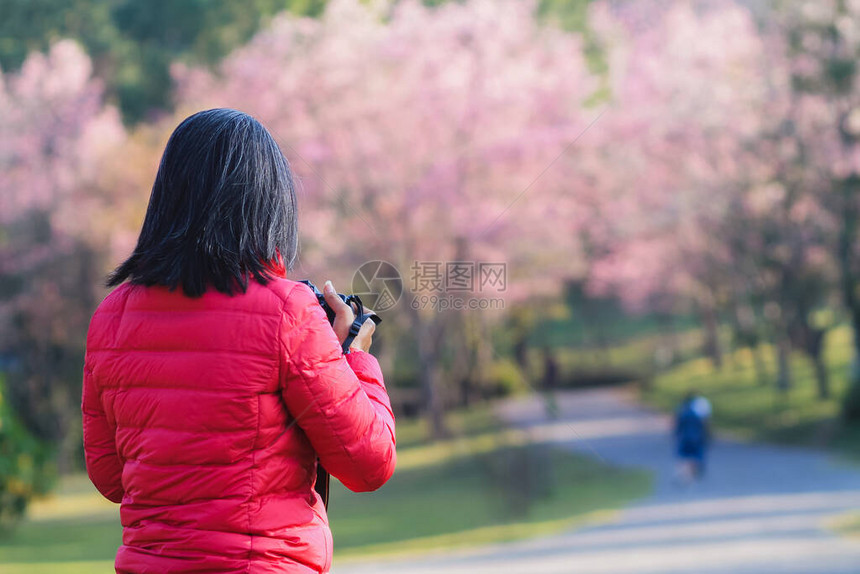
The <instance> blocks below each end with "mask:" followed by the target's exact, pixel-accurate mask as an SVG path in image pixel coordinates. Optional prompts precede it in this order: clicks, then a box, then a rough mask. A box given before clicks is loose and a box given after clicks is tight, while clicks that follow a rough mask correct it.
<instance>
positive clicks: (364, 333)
mask: <svg viewBox="0 0 860 574" xmlns="http://www.w3.org/2000/svg"><path fill="white" fill-rule="evenodd" d="M323 296H324V297H325V302H326V303H327V304H328V306H329V307H331V308H332V309H334V323H333V324H332V329H334V333H335V335H337V340H338V341H340V343H341V344H343V342H344V341H346V338H347V336H349V328H350V327H351V326H352V323H353V322H354V321H355V310H354V309H353V308H352V307H351V306H350V305H347V304H346V303H345V302H344V300H343V299H341V298H340V297H338V296H337V290H336V289H335V288H334V285H332V284H331V281H326V282H325V285H324V286H323ZM364 312H365V313H372V312H373V311H372V310H370V309H366V308H365V310H364ZM375 330H376V323H374V322H373V321H372V320H371V319H367V320H365V321H364V323H363V324H362V325H361V328H360V329H359V330H358V335H356V336H355V339H353V340H352V342H351V343H350V344H349V348H350V349H355V350H357V351H365V352H368V351H370V345H371V344H372V343H373V332H374V331H375Z"/></svg>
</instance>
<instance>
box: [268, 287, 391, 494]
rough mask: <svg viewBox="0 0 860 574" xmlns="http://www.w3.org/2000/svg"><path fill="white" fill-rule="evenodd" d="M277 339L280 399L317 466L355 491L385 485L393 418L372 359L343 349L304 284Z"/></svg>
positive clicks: (295, 293)
mask: <svg viewBox="0 0 860 574" xmlns="http://www.w3.org/2000/svg"><path fill="white" fill-rule="evenodd" d="M280 339H281V373H282V384H283V397H284V402H285V403H286V406H287V409H288V410H289V412H290V414H291V415H292V417H293V419H294V420H295V422H296V424H298V425H299V427H301V428H302V430H303V431H304V432H305V434H306V435H307V437H308V439H309V440H310V442H311V445H312V446H313V448H314V450H315V451H316V453H317V455H318V456H319V458H320V461H321V463H322V465H323V466H324V467H325V468H326V470H328V471H329V472H330V473H331V474H332V476H334V477H336V478H338V479H339V480H340V481H341V482H342V483H343V484H344V485H345V486H346V487H347V488H349V489H350V490H352V491H355V492H362V491H370V490H376V489H377V488H379V487H380V486H382V485H383V484H385V482H386V481H387V480H388V479H389V478H391V475H392V474H393V473H394V467H395V464H396V452H395V437H394V415H393V414H392V411H391V403H390V401H389V399H388V394H387V393H386V391H385V385H384V383H383V380H382V372H381V371H380V369H379V364H378V363H377V361H376V358H375V357H374V356H373V355H370V354H369V353H364V352H361V351H358V352H355V351H353V352H350V353H349V354H347V355H344V354H343V351H342V350H341V346H340V343H339V342H338V340H337V337H336V335H335V334H334V331H332V329H331V326H330V325H329V323H328V320H327V319H326V316H325V312H324V311H323V310H322V307H320V305H319V303H318V302H317V299H316V297H315V296H314V295H313V293H311V291H310V289H308V288H307V287H306V286H304V285H298V286H296V287H295V288H294V289H293V291H292V292H291V293H290V295H289V299H288V304H287V306H286V309H285V312H284V314H283V323H282V324H281V337H280Z"/></svg>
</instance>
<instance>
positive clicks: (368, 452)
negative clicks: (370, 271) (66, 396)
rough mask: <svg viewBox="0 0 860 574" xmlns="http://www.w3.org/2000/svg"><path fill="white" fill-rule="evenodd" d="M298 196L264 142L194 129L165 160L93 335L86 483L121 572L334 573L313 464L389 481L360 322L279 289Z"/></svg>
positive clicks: (378, 385) (388, 418)
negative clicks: (110, 508) (118, 526)
mask: <svg viewBox="0 0 860 574" xmlns="http://www.w3.org/2000/svg"><path fill="white" fill-rule="evenodd" d="M296 224H297V221H296V197H295V191H294V187H293V181H292V176H291V174H290V169H289V166H288V164H287V161H286V159H285V158H284V156H283V154H282V153H281V151H280V149H279V148H278V146H277V144H276V143H275V141H274V140H273V138H272V136H271V135H270V134H269V133H268V132H267V131H266V129H265V128H264V127H263V126H262V125H260V124H259V123H258V122H257V121H256V120H254V119H253V118H251V117H250V116H248V115H246V114H243V113H241V112H237V111H235V110H226V109H216V110H208V111H204V112H200V113H198V114H195V115H193V116H191V117H189V118H188V119H186V120H185V121H184V122H182V124H180V125H179V127H178V128H176V131H175V132H174V133H173V135H172V136H171V138H170V140H169V141H168V143H167V147H166V149H165V150H164V156H163V157H162V160H161V164H160V166H159V168H158V174H157V175H156V178H155V184H154V185H153V188H152V195H151V198H150V201H149V207H148V209H147V212H146V217H145V220H144V223H143V229H142V230H141V233H140V238H139V239H138V243H137V247H136V248H135V250H134V252H133V253H132V255H131V257H129V258H128V260H126V261H125V262H124V263H123V264H122V265H120V266H119V267H118V268H117V269H116V270H115V271H114V272H113V274H112V275H111V277H110V278H109V282H108V284H109V286H119V287H118V288H117V289H115V290H114V291H113V292H112V293H111V294H110V295H109V296H108V297H107V298H106V299H105V300H104V302H102V304H101V305H100V306H99V308H98V310H97V311H96V312H95V315H94V316H93V319H92V322H91V324H90V329H89V334H88V336H87V356H86V363H85V368H84V390H83V403H82V410H83V425H84V447H85V451H86V462H87V471H88V473H89V476H90V479H91V480H92V481H93V483H94V484H95V486H96V487H97V488H98V489H99V491H100V492H101V493H102V494H103V495H104V496H105V497H107V498H108V499H110V500H112V501H114V502H119V503H121V504H122V506H121V508H120V517H121V521H122V525H123V544H122V546H121V547H120V548H119V551H118V552H117V556H116V571H117V572H134V573H136V574H143V573H149V572H171V573H173V572H289V573H293V572H295V573H298V572H302V573H307V572H327V571H328V570H329V567H330V565H331V556H332V540H331V533H330V531H329V528H328V520H327V517H326V512H325V508H324V506H323V504H322V501H321V500H320V497H319V495H317V493H316V492H315V491H314V481H315V478H316V464H317V463H316V461H317V458H319V460H320V461H321V464H322V465H323V466H324V467H325V468H326V469H327V470H328V471H329V472H330V473H331V474H332V475H333V476H335V477H337V478H338V479H340V480H341V482H343V484H345V485H346V486H347V487H348V488H350V489H351V490H354V491H369V490H374V489H377V488H379V487H380V486H381V485H382V484H383V483H385V482H386V481H387V480H388V479H389V477H390V476H391V474H392V473H393V472H394V465H395V440H394V417H393V415H392V413H391V407H390V402H389V399H388V396H387V394H386V391H385V386H384V384H383V381H382V373H381V372H380V369H379V365H378V363H377V362H376V359H375V358H374V357H373V356H372V355H370V354H369V353H368V350H369V348H370V344H371V336H372V334H373V328H374V325H373V322H372V321H367V322H366V323H365V324H364V325H363V326H362V327H361V330H360V332H359V334H358V336H356V337H355V339H354V340H353V341H352V343H351V347H350V348H349V350H348V352H347V353H346V354H344V352H343V350H342V349H341V342H343V341H344V339H345V338H346V336H347V332H348V330H349V326H350V325H351V324H352V322H353V320H354V315H353V310H352V309H351V308H350V307H349V306H348V305H346V304H345V303H343V301H341V300H340V298H339V297H337V295H336V293H335V290H334V288H333V287H332V285H331V283H330V282H327V283H326V287H325V291H324V293H325V297H326V300H327V302H328V304H329V305H330V306H331V307H332V308H333V309H334V310H335V311H336V313H337V315H336V319H335V321H334V324H333V325H330V324H329V323H328V321H327V319H326V315H325V312H324V311H323V309H322V307H321V306H320V305H319V303H318V301H317V299H316V297H315V296H314V295H313V294H312V292H311V290H310V289H309V288H308V287H307V286H305V285H303V284H301V283H297V282H295V281H291V280H289V279H286V277H285V276H286V269H287V268H289V267H291V266H292V262H293V260H294V259H295V256H296V245H297V235H296V234H297V230H296Z"/></svg>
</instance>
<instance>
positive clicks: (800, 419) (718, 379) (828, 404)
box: [643, 326, 860, 452]
mask: <svg viewBox="0 0 860 574" xmlns="http://www.w3.org/2000/svg"><path fill="white" fill-rule="evenodd" d="M762 351H763V355H764V357H765V367H766V369H767V373H768V376H769V378H770V379H771V380H770V381H769V384H765V385H762V384H761V382H760V381H759V380H758V379H757V376H756V371H755V365H754V362H753V356H752V352H751V351H750V349H739V350H737V351H735V352H733V353H729V354H727V355H726V365H725V366H724V367H723V369H721V370H720V369H715V368H714V367H713V365H712V364H711V362H710V361H709V360H708V359H706V358H698V359H692V360H689V361H686V362H684V363H682V364H680V365H678V366H677V367H675V368H673V369H671V370H670V371H667V372H666V373H664V374H662V375H659V376H657V377H656V378H655V380H654V383H653V386H652V387H651V388H650V389H648V390H647V391H645V392H644V393H643V398H645V400H646V401H648V402H649V403H651V404H653V405H655V406H658V407H660V408H662V409H664V410H667V411H671V410H673V409H674V408H675V407H676V406H677V405H678V403H679V402H680V400H681V398H682V397H683V396H684V394H685V393H687V392H688V391H690V390H692V389H695V390H697V391H699V392H701V393H702V394H704V395H705V396H706V397H708V399H710V400H711V402H712V403H713V406H714V422H715V424H716V425H717V427H719V428H723V429H727V430H730V431H732V432H734V433H735V434H737V435H739V436H742V437H746V438H750V439H761V440H771V441H777V442H784V443H791V444H804V445H809V446H818V447H820V446H833V447H835V448H839V449H840V450H845V451H846V452H851V451H852V450H853V451H855V452H856V449H857V438H860V434H858V433H857V430H856V429H857V427H856V425H849V424H846V423H845V422H844V421H843V420H841V419H840V409H841V403H840V399H841V396H842V395H843V393H844V392H845V391H846V390H847V389H846V386H847V378H848V377H847V373H848V368H849V363H850V357H851V330H850V328H849V327H847V326H842V327H837V328H835V329H832V330H831V331H829V332H828V334H827V337H826V340H825V348H824V357H825V363H826V365H827V370H828V371H829V373H830V378H831V380H832V382H833V391H834V392H833V396H832V397H831V398H830V399H827V400H821V399H819V398H818V394H817V388H816V383H815V374H814V370H813V366H812V364H811V363H810V361H809V360H808V359H807V358H806V357H805V356H804V355H802V354H800V353H794V354H793V355H792V358H791V367H792V377H793V385H792V387H791V388H790V389H789V390H788V391H787V392H786V393H780V392H778V391H777V389H776V388H775V385H774V383H773V379H774V378H775V376H776V357H775V353H776V352H775V350H774V349H773V348H771V347H770V346H763V348H762Z"/></svg>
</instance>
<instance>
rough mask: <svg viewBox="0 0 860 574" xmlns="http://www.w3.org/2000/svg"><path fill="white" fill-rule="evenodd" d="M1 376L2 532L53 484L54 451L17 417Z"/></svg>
mask: <svg viewBox="0 0 860 574" xmlns="http://www.w3.org/2000/svg"><path fill="white" fill-rule="evenodd" d="M3 390H4V389H3V381H2V379H0V534H2V533H5V532H7V531H9V530H10V529H11V527H13V526H14V525H15V524H16V523H17V522H18V520H19V519H20V518H21V517H22V516H23V514H24V512H25V510H26V508H27V504H28V503H29V502H30V500H31V499H32V498H33V497H34V496H36V495H39V494H44V493H45V492H47V491H48V489H49V487H50V486H51V483H52V480H53V476H54V472H53V466H52V464H51V463H50V461H51V458H52V457H51V454H52V453H51V451H50V450H49V449H48V447H47V446H46V445H45V444H44V443H42V442H40V441H38V440H37V439H35V438H34V437H33V436H32V435H31V434H30V433H29V432H27V430H26V429H25V428H24V426H23V425H22V424H21V423H20V421H18V420H17V419H16V417H15V416H14V413H13V412H12V410H11V409H10V408H9V404H8V403H7V402H6V401H5V400H4V396H3Z"/></svg>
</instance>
